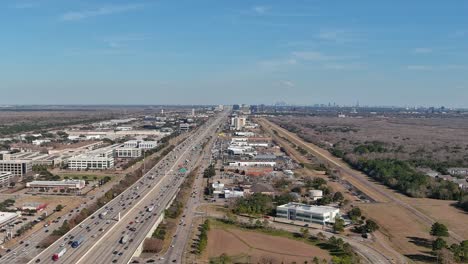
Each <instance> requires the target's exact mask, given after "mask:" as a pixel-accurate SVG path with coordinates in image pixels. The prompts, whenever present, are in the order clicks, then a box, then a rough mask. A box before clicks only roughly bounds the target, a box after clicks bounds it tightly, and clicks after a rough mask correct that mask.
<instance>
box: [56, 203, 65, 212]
mask: <svg viewBox="0 0 468 264" xmlns="http://www.w3.org/2000/svg"><path fill="white" fill-rule="evenodd" d="M62 209H63V205H61V204H58V205H57V207H55V211H56V212H60V211H62Z"/></svg>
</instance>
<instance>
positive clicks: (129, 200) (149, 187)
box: [29, 112, 227, 263]
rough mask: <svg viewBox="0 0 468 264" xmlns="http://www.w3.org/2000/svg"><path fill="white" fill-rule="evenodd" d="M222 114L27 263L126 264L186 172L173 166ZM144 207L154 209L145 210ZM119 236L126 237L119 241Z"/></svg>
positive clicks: (194, 150) (189, 162) (187, 157)
mask: <svg viewBox="0 0 468 264" xmlns="http://www.w3.org/2000/svg"><path fill="white" fill-rule="evenodd" d="M226 116H227V112H223V113H221V114H219V115H218V116H216V117H215V118H211V119H209V120H208V121H207V122H206V123H205V124H204V125H202V126H201V127H199V128H198V130H197V131H196V132H194V133H193V134H192V135H191V136H189V137H188V138H187V139H186V140H185V141H183V142H182V143H181V144H179V145H178V146H177V147H176V148H174V150H173V151H171V153H169V154H168V155H167V156H166V157H165V158H164V159H162V160H161V161H160V162H159V163H158V164H156V165H155V166H154V167H153V168H152V169H151V170H149V171H148V173H146V174H145V175H144V176H143V177H142V178H141V179H139V180H138V181H137V182H135V183H134V184H133V185H132V186H130V187H129V188H128V189H127V190H125V191H124V192H123V193H121V194H120V195H118V196H117V197H115V198H114V199H113V200H111V201H110V202H109V203H108V204H107V205H106V206H104V207H103V208H101V209H99V210H97V211H96V212H95V213H94V214H93V215H91V216H89V217H88V218H87V219H85V220H84V221H83V222H82V223H81V224H80V225H78V226H76V227H74V228H73V229H72V230H70V231H69V232H68V233H67V234H66V235H64V236H63V237H61V238H60V239H58V240H57V241H56V242H55V243H53V244H52V245H51V246H50V247H48V248H47V249H46V250H44V251H43V252H42V253H40V254H39V255H37V256H36V257H34V258H33V259H32V260H31V261H30V262H29V263H128V262H129V260H130V259H131V258H132V256H133V254H134V252H135V251H136V250H137V248H138V246H139V245H140V243H141V242H142V241H143V240H144V238H145V237H146V235H147V233H148V232H149V231H150V229H151V228H152V227H153V226H154V224H155V223H156V221H157V219H158V218H159V217H160V216H161V214H162V213H163V212H164V210H165V209H166V207H167V205H168V204H169V202H170V201H171V200H172V198H173V197H174V196H175V195H176V193H177V191H178V189H179V187H180V185H181V184H182V182H183V181H184V179H185V176H186V175H187V174H188V171H187V172H180V171H179V169H180V168H181V167H183V168H186V169H188V170H190V169H192V168H193V166H194V165H195V161H196V158H197V156H199V154H200V149H201V144H202V143H203V141H204V140H205V139H206V138H208V137H209V136H210V135H212V134H213V133H214V131H216V129H217V127H218V126H219V125H220V123H221V122H222V121H224V120H225V118H226ZM148 207H154V209H153V210H151V211H149V209H148ZM104 212H106V215H105V216H104V217H102V218H103V219H101V218H100V214H101V213H104ZM119 213H120V221H118V215H119ZM124 235H126V236H127V237H128V241H125V243H121V242H120V240H121V238H122V237H123V236H124ZM80 237H83V238H84V240H83V243H82V244H81V245H79V246H78V247H77V248H72V247H71V245H70V244H71V241H73V240H76V239H77V238H80ZM62 248H66V253H65V254H64V255H63V256H62V257H60V258H59V259H58V260H57V261H53V260H52V256H53V255H54V253H57V252H59V251H60V250H61V249H62Z"/></svg>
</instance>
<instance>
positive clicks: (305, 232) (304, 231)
mask: <svg viewBox="0 0 468 264" xmlns="http://www.w3.org/2000/svg"><path fill="white" fill-rule="evenodd" d="M300 232H301V236H302V237H303V238H307V237H308V236H309V228H307V227H304V228H301V229H300Z"/></svg>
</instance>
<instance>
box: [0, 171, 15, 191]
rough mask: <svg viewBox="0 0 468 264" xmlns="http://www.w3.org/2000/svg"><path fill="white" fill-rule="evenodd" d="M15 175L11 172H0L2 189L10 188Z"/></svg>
mask: <svg viewBox="0 0 468 264" xmlns="http://www.w3.org/2000/svg"><path fill="white" fill-rule="evenodd" d="M13 177H14V176H13V173H11V172H9V171H0V187H1V188H4V187H8V186H10V183H11V182H12V180H13Z"/></svg>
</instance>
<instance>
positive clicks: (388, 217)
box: [264, 124, 468, 261]
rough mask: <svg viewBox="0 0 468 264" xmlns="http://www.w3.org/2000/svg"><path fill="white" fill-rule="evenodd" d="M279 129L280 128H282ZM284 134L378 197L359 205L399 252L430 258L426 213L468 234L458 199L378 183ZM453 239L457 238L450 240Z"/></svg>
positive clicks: (459, 233) (457, 233) (461, 236)
mask: <svg viewBox="0 0 468 264" xmlns="http://www.w3.org/2000/svg"><path fill="white" fill-rule="evenodd" d="M264 125H265V124H264ZM276 129H277V131H280V129H279V128H276ZM281 132H284V131H281ZM284 133H286V132H284ZM284 133H280V134H282V135H286V136H288V137H289V139H290V140H291V139H292V140H293V141H294V142H295V143H296V144H300V145H301V146H302V147H303V148H306V149H307V150H309V151H312V154H315V155H316V157H320V158H321V160H322V162H326V163H329V164H331V165H333V167H339V168H341V169H342V170H343V176H344V177H346V178H347V180H349V181H350V182H351V183H352V184H353V185H355V186H356V187H358V188H359V189H361V190H362V191H363V192H365V193H366V194H368V195H370V196H374V197H376V198H377V200H376V201H378V202H377V203H369V204H362V203H359V204H355V205H358V206H359V207H361V208H362V209H363V211H364V214H365V215H366V216H367V217H369V218H372V219H375V220H376V221H377V222H378V223H379V225H380V226H381V230H380V231H381V232H382V233H383V234H384V235H385V236H386V237H387V241H388V242H389V244H390V245H391V247H392V248H394V249H396V250H397V251H398V252H400V253H402V254H404V255H406V256H408V257H409V258H411V259H413V260H416V261H417V260H420V259H425V258H426V259H427V253H428V252H429V251H430V249H428V248H427V244H425V243H421V241H425V239H432V238H430V236H429V227H430V224H429V222H430V221H429V219H428V218H427V217H425V216H423V215H428V216H430V218H431V219H433V220H435V221H439V222H442V223H444V224H446V225H447V226H448V228H449V229H450V230H451V234H452V235H454V236H456V237H457V238H458V240H460V239H466V238H467V237H468V234H466V230H462V229H466V228H465V225H466V224H464V223H466V221H468V219H467V217H468V215H467V214H466V213H464V212H463V211H461V210H459V209H457V208H455V207H453V206H451V205H450V204H451V203H453V202H454V201H442V200H434V199H427V198H409V197H407V196H405V195H402V194H400V193H398V192H396V191H394V190H391V189H389V188H387V187H385V186H383V185H381V184H379V183H376V182H374V181H373V180H371V179H369V178H368V177H366V176H365V175H362V173H360V172H357V171H354V170H351V169H350V168H347V167H348V166H346V165H345V164H344V162H343V161H341V160H340V159H338V158H336V157H333V156H332V155H331V154H330V153H328V152H327V151H325V150H321V149H319V148H318V147H317V146H314V145H312V144H310V143H307V142H304V141H302V143H300V142H301V141H300V139H299V138H298V137H295V138H293V137H292V135H293V134H292V133H287V134H284ZM318 153H319V154H318ZM296 156H297V155H296ZM343 168H346V169H343ZM350 175H353V176H352V177H351V176H350ZM365 179H366V180H365ZM365 181H367V183H365ZM362 187H364V188H362ZM390 198H391V199H390ZM395 199H396V200H395ZM398 201H399V202H398ZM402 204H409V205H410V207H406V206H402ZM450 242H454V241H452V240H450V241H449V243H450Z"/></svg>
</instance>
